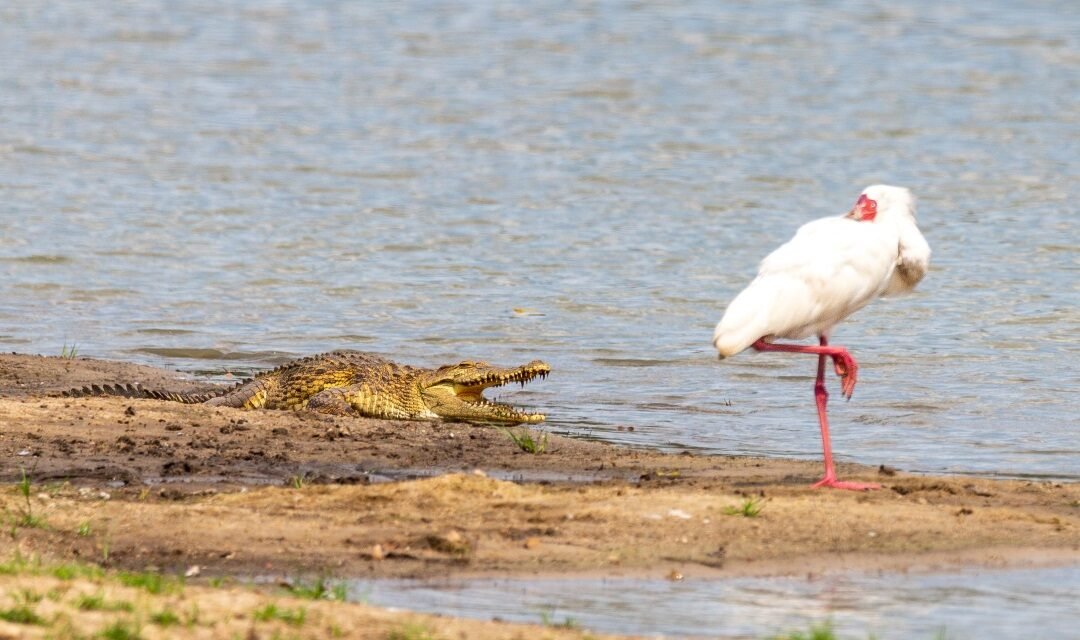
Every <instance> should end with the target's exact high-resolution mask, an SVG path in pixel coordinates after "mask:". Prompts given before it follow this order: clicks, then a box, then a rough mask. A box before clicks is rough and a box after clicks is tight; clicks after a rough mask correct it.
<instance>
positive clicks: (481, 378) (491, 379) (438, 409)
mask: <svg viewBox="0 0 1080 640" xmlns="http://www.w3.org/2000/svg"><path fill="white" fill-rule="evenodd" d="M455 366H456V367H458V368H457V369H456V370H454V371H453V372H452V374H451V375H446V376H443V377H441V378H440V379H438V380H437V381H435V382H434V383H433V384H432V383H429V384H428V385H427V386H423V383H421V388H420V395H421V397H422V398H423V399H424V402H425V404H426V405H427V407H428V409H429V410H430V411H431V412H432V413H434V414H435V415H437V416H439V417H441V418H444V419H452V420H453V419H458V420H466V421H470V422H508V423H525V424H537V423H540V422H543V421H544V418H545V416H544V414H542V413H528V412H526V411H523V410H521V409H517V408H515V407H514V406H512V405H509V404H505V403H502V402H495V401H492V400H488V399H487V398H485V397H484V389H488V388H491V387H501V386H503V385H507V384H510V383H512V382H517V383H519V384H521V386H523V387H524V386H525V384H526V383H528V382H529V381H531V380H533V379H534V378H537V377H539V378H546V377H547V375H548V373H550V372H551V368H550V367H548V365H547V364H545V363H543V362H540V361H538V360H537V361H533V362H530V363H529V364H527V365H524V366H521V367H517V368H514V369H503V368H499V367H491V366H489V365H486V364H485V363H472V362H466V363H461V364H460V365H455ZM450 368H452V367H447V368H446V369H450Z"/></svg>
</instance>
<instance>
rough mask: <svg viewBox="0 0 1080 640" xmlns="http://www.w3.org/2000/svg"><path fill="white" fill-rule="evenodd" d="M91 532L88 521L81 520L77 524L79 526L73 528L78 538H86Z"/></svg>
mask: <svg viewBox="0 0 1080 640" xmlns="http://www.w3.org/2000/svg"><path fill="white" fill-rule="evenodd" d="M91 533H93V531H92V530H91V529H90V523H89V522H83V523H82V524H80V525H79V528H78V529H76V530H75V534H76V535H78V536H79V537H80V538H87V537H89V536H90V534H91Z"/></svg>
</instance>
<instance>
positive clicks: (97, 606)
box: [75, 591, 135, 612]
mask: <svg viewBox="0 0 1080 640" xmlns="http://www.w3.org/2000/svg"><path fill="white" fill-rule="evenodd" d="M75 606H77V607H78V608H80V609H82V610H83V611H127V612H131V611H133V610H134V609H135V607H133V606H131V603H130V602H108V601H106V600H105V594H104V593H101V592H100V591H99V592H98V593H95V594H93V595H89V594H83V595H81V596H79V597H78V598H77V599H76V600H75Z"/></svg>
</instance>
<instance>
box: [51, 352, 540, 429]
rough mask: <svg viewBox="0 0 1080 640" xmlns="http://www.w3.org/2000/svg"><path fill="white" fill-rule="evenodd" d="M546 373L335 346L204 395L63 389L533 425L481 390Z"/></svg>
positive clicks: (532, 366)
mask: <svg viewBox="0 0 1080 640" xmlns="http://www.w3.org/2000/svg"><path fill="white" fill-rule="evenodd" d="M550 372H551V367H549V366H548V365H547V364H546V363H544V362H542V361H540V360H533V361H532V362H530V363H528V364H526V365H522V366H520V367H513V368H507V367H497V366H494V365H490V364H488V363H486V362H481V361H474V360H465V361H462V362H459V363H457V364H450V365H444V366H441V367H438V368H437V369H425V368H420V367H411V366H408V365H401V364H397V363H395V362H392V361H390V360H387V359H385V358H382V357H379V356H377V355H374V354H370V353H365V352H362V351H334V352H330V353H322V354H319V355H314V356H308V357H305V358H300V359H297V360H293V361H290V362H287V363H285V364H283V365H281V366H279V367H277V368H276V369H272V370H269V371H265V372H263V373H259V374H257V375H256V376H255V377H253V378H251V379H250V380H246V381H243V382H239V383H237V384H236V385H234V386H231V387H226V388H223V389H221V390H217V391H211V392H208V393H175V392H169V391H160V390H156V389H147V388H144V387H142V386H139V385H137V384H103V385H88V386H85V387H82V388H80V389H72V390H70V391H66V392H64V393H63V394H62V395H64V396H67V397H86V396H123V397H128V398H153V399H157V400H170V401H173V402H182V403H185V404H205V405H210V406H218V407H234V408H237V409H292V410H309V411H316V412H319V413H324V414H331V415H362V416H368V417H373V418H389V419H397V420H436V419H444V420H452V421H465V422H503V423H538V422H543V421H544V414H542V413H528V412H526V411H523V410H520V409H516V408H514V407H513V406H511V405H509V404H504V403H501V402H495V401H492V400H488V399H487V398H485V397H484V395H483V394H484V389H487V388H489V387H501V386H503V385H505V384H509V383H511V382H518V383H520V384H521V386H523V387H524V386H525V383H527V382H529V381H530V380H532V379H533V378H536V377H538V376H539V377H540V378H545V377H547V375H548V374H549V373H550Z"/></svg>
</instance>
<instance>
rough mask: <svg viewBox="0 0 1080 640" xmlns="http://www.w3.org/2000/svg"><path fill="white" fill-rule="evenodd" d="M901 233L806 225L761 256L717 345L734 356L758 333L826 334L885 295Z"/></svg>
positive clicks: (829, 221)
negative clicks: (761, 258)
mask: <svg viewBox="0 0 1080 640" xmlns="http://www.w3.org/2000/svg"><path fill="white" fill-rule="evenodd" d="M896 246H897V240H896V235H895V234H894V233H893V234H890V233H888V231H887V229H884V228H883V227H881V226H879V225H873V224H868V223H859V222H856V221H854V220H850V219H845V218H823V219H821V220H815V221H813V222H809V223H807V224H805V225H803V226H802V227H801V228H800V229H799V231H798V232H797V233H796V234H795V237H793V238H792V239H791V240H790V241H788V242H787V243H785V244H784V245H782V246H780V247H779V248H778V249H776V250H775V251H773V252H772V253H770V254H769V255H768V256H767V257H766V258H765V259H764V260H762V262H761V267H760V269H759V271H758V276H757V278H755V279H754V281H753V282H751V283H750V285H749V286H748V287H747V288H746V289H744V290H743V291H742V292H741V293H740V294H739V295H738V296H736V298H735V300H733V301H732V302H731V304H730V305H728V308H727V310H726V311H725V312H724V317H723V318H722V319H721V320H720V323H719V324H718V325H717V327H716V331H715V333H714V336H713V343H714V344H715V345H716V347H717V349H718V350H719V351H720V353H721V355H724V356H728V355H733V354H734V353H738V352H739V351H742V350H743V349H745V348H747V347H749V346H750V345H751V344H753V342H754V341H755V340H757V339H758V338H762V337H766V336H771V337H779V338H794V339H798V338H805V337H807V336H810V335H814V334H821V333H827V332H828V330H829V329H831V328H832V326H833V325H835V324H836V323H837V322H839V321H840V320H842V319H844V318H845V317H847V316H849V315H851V314H852V313H854V312H855V311H857V310H859V309H860V308H862V307H863V306H865V305H866V304H867V303H868V302H870V301H871V300H872V299H874V298H875V297H876V296H878V295H880V294H881V292H882V291H883V290H884V289H885V287H886V286H887V285H888V283H889V281H890V278H891V277H892V272H893V270H894V268H895V265H896V260H897V257H896V253H895V250H894V249H893V247H896Z"/></svg>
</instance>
